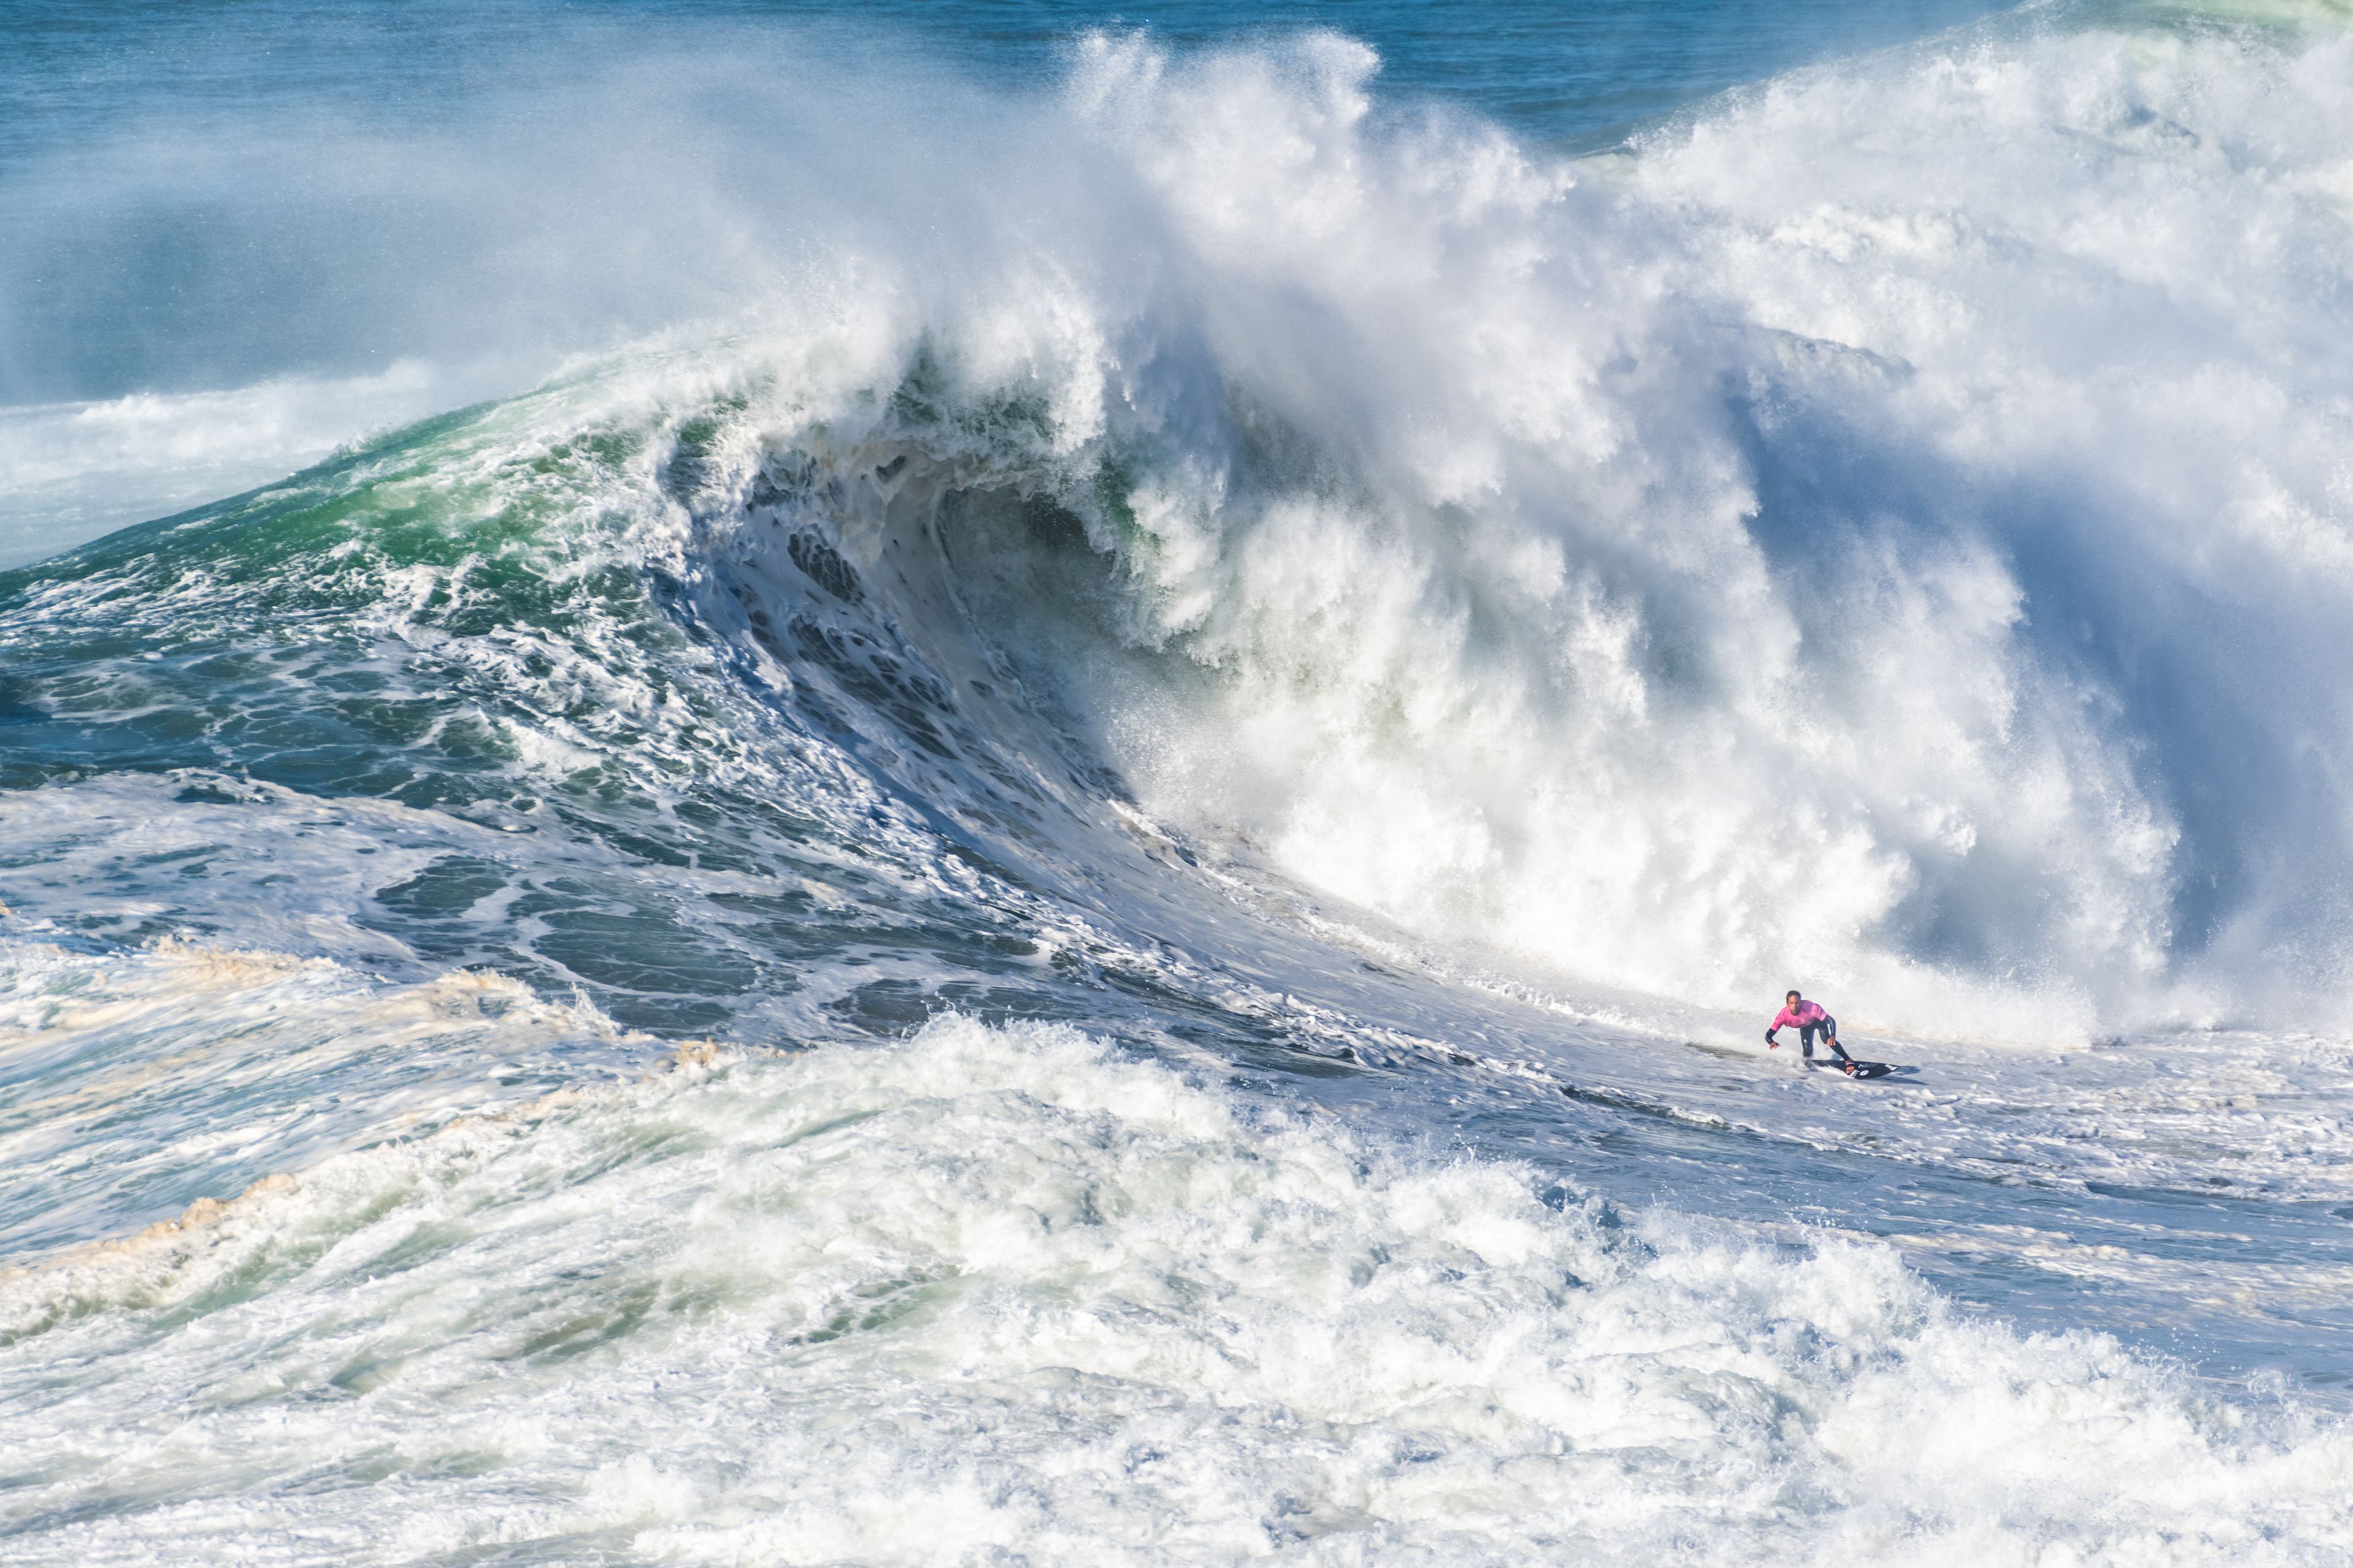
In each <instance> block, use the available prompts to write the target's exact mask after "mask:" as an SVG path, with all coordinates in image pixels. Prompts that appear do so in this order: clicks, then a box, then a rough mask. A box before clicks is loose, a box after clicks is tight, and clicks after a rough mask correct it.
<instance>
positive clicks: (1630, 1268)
mask: <svg viewBox="0 0 2353 1568" xmlns="http://www.w3.org/2000/svg"><path fill="white" fill-rule="evenodd" d="M0 1322H5V1324H6V1325H7V1331H8V1333H9V1335H10V1336H11V1340H12V1342H10V1343H9V1344H8V1345H7V1346H6V1348H5V1350H0V1358H5V1360H0V1364H5V1368H6V1373H7V1375H6V1376H5V1378H0V1387H5V1388H6V1389H8V1390H9V1391H10V1392H9V1394H8V1395H7V1396H6V1398H7V1410H6V1415H7V1420H8V1428H9V1432H10V1448H11V1453H12V1468H13V1469H14V1471H15V1473H16V1477H17V1482H16V1485H14V1486H13V1487H12V1488H11V1489H10V1490H9V1492H8V1494H7V1497H6V1500H5V1502H0V1515H5V1518H6V1520H7V1521H8V1527H9V1529H10V1532H11V1541H12V1542H13V1545H12V1551H13V1552H14V1553H15V1555H16V1559H17V1560H19V1561H23V1562H26V1563H47V1562H74V1563H103V1562H121V1561H132V1560H138V1559H142V1558H146V1557H150V1556H152V1555H153V1553H154V1552H157V1551H161V1550H165V1549H167V1548H168V1549H171V1550H175V1551H185V1550H186V1549H187V1547H188V1545H189V1543H190V1542H199V1541H201V1542H208V1543H210V1549H212V1550H216V1551H219V1552H224V1553H227V1554H229V1555H234V1556H237V1557H238V1558H239V1559H240V1560H244V1561H252V1562H277V1561H293V1560H297V1559H309V1560H316V1559H318V1558H320V1557H322V1556H332V1557H333V1558H335V1559H337V1560H339V1561H345V1562H401V1561H415V1560H417V1559H420V1558H431V1557H446V1556H448V1555H450V1554H453V1553H468V1552H491V1551H497V1550H501V1549H503V1550H505V1551H507V1552H513V1553H521V1554H526V1555H537V1556H554V1557H563V1556H565V1555H568V1554H572V1553H576V1552H590V1551H595V1552H606V1553H614V1552H617V1553H619V1554H621V1555H624V1556H627V1557H631V1558H636V1557H649V1558H654V1557H658V1558H661V1559H663V1560H668V1561H684V1562H705V1561H709V1562H719V1561H728V1562H734V1561H743V1560H745V1559H746V1558H755V1559H758V1560H761V1561H770V1562H852V1561H854V1562H866V1563H944V1562H965V1561H971V1560H973V1559H974V1558H975V1557H976V1556H995V1555H1002V1556H1005V1557H1008V1558H1012V1557H1018V1558H1020V1559H1022V1560H1025V1561H1029V1562H1035V1563H1049V1562H1051V1563H1060V1562H1070V1563H1080V1562H1084V1563H1105V1562H1138V1563H1143V1562H1162V1563H1166V1562H1209V1561H1233V1560H1237V1559H1240V1558H1244V1557H1254V1556H1259V1555H1264V1554H1267V1553H1270V1552H1286V1553H1289V1554H1291V1555H1293V1556H1296V1557H1298V1558H1300V1559H1301V1560H1303V1561H1312V1562H1335V1563H1336V1562H1350V1563H1356V1562H1367V1561H1379V1562H1425V1561H1427V1562H1439V1561H1444V1562H1466V1561H1468V1562H1511V1561H1521V1560H1525V1559H1526V1558H1529V1557H1531V1556H1539V1557H1541V1556H1556V1555H1559V1554H1562V1553H1572V1554H1597V1555H1598V1554H1609V1555H1612V1556H1621V1557H1627V1558H1630V1559H1632V1560H1654V1559H1656V1558H1659V1557H1661V1556H1662V1555H1668V1554H1675V1555H1679V1556H1685V1557H1689V1558H1690V1559H1691V1560H1693V1561H1698V1562H1725V1563H1742V1562H1762V1561H1767V1560H1772V1561H1786V1560H1788V1559H1789V1558H1790V1557H1791V1556H1792V1555H1793V1554H1794V1555H1796V1556H1798V1557H1800V1558H1805V1559H1808V1560H1810V1559H1812V1558H1814V1557H1817V1556H1819V1557H1822V1558H1824V1559H1828V1558H1831V1557H1837V1558H1841V1559H1845V1560H1852V1559H1855V1558H1858V1557H1861V1558H1865V1559H1868V1560H1870V1561H1874V1562H1889V1563H1931V1562H1960V1561H1968V1562H1972V1563H2021V1564H2023V1563H2053V1562H2073V1563H2110V1562H2117V1563H2121V1562H2135V1563H2202V1562H2213V1561H2221V1560H2225V1559H2227V1560H2229V1561H2232V1562H2242V1563H2322V1562H2333V1561H2341V1560H2342V1557H2343V1554H2344V1553H2345V1552H2348V1550H2353V1510H2348V1505H2347V1502H2346V1498H2347V1497H2348V1495H2353V1438H2348V1436H2347V1434H2346V1433H2345V1432H2343V1431H2342V1430H2341V1429H2340V1428H2338V1427H2337V1426H2315V1425H2313V1424H2311V1423H2310V1422H2308V1421H2306V1420H2305V1419H2303V1418H2300V1417H2298V1416H2297V1415H2295V1414H2294V1413H2293V1412H2292V1411H2286V1410H2274V1411H2270V1412H2267V1413H2266V1412H2259V1411H2256V1410H2254V1409H2252V1408H2245V1407H2236V1406H2232V1405H2223V1404H2217V1403H2214V1402H2212V1401H2211V1399H2209V1398H2207V1397H2205V1396H2201V1395H2200V1394H2196V1393H2195V1392H2194V1391H2193V1390H2192V1389H2191V1388H2190V1387H2189V1385H2187V1384H2183V1383H2182V1382H2180V1381H2179V1380H2178V1379H2176V1378H2175V1377H2173V1376H2172V1375H2170V1374H2168V1373H2161V1372H2158V1371H2155V1370H2152V1369H2151V1368H2149V1367H2148V1366H2147V1365H2144V1364H2142V1363H2137V1362H2136V1361H2135V1360H2133V1359H2132V1358H2131V1357H2129V1356H2127V1355H2126V1354H2125V1353H2124V1352H2120V1351H2119V1350H2118V1349H2117V1348H2116V1346H2115V1345H2114V1344H2113V1343H2112V1342H2107V1341H2105V1340H2104V1339H2102V1338H2100V1337H2099V1336H2097V1335H2092V1334H2080V1335H2068V1336H2064V1337H2059V1338H2050V1337H2036V1338H2021V1337H2020V1336H2018V1335H2017V1334H2015V1333H2013V1332H2011V1331H2008V1330H2005V1329H2002V1328H2000V1327H1998V1326H1995V1325H1992V1324H1989V1323H1984V1322H1977V1321H1968V1320H1966V1319H1963V1318H1960V1317H1958V1316H1957V1315H1956V1314H1955V1313H1953V1312H1952V1311H1951V1310H1948V1309H1947V1307H1946V1306H1944V1305H1943V1304H1942V1303H1941V1302H1940V1301H1938V1300H1936V1298H1935V1297H1934V1296H1933V1295H1932V1294H1931V1293H1929V1292H1928V1291H1926V1289H1924V1288H1923V1287H1921V1286H1920V1285H1919V1284H1918V1283H1917V1282H1916V1281H1915V1280H1913V1279H1910V1278H1908V1277H1907V1276H1906V1275H1905V1273H1904V1271H1903V1270H1902V1269H1901V1268H1900V1267H1898V1266H1897V1264H1896V1262H1895V1260H1894V1254H1893V1253H1892V1252H1890V1251H1888V1250H1886V1249H1884V1248H1881V1247H1871V1246H1857V1245H1849V1244H1845V1243H1836V1242H1828V1241H1825V1242H1822V1243H1820V1244H1819V1245H1816V1246H1812V1247H1804V1248H1800V1249H1796V1250H1784V1251H1780V1252H1776V1251H1775V1250H1773V1249H1771V1248H1769V1247H1763V1246H1760V1245H1758V1244H1757V1243H1755V1242H1753V1241H1750V1240H1746V1239H1744V1238H1743V1237H1742V1236H1741V1235H1740V1234H1739V1233H1738V1232H1736V1231H1734V1230H1729V1229H1726V1228H1724V1227H1720V1226H1710V1225H1704V1224H1700V1223H1697V1222H1694V1221H1690V1220H1686V1219H1683V1218H1679V1217H1676V1216H1674V1215H1668V1214H1663V1213H1660V1214H1651V1215H1639V1216H1633V1217H1631V1218H1626V1219H1622V1220H1621V1217H1620V1216H1619V1215H1615V1214H1613V1213H1612V1212H1610V1211H1609V1209H1608V1207H1607V1206H1606V1205H1600V1204H1599V1203H1598V1202H1595V1201H1591V1200H1578V1199H1577V1198H1575V1197H1573V1196H1570V1197H1564V1196H1563V1195H1562V1194H1559V1193H1557V1191H1553V1192H1551V1193H1550V1194H1548V1195H1547V1194H1546V1193H1545V1191H1544V1190H1543V1184H1542V1183H1541V1182H1540V1181H1539V1180H1537V1179H1536V1178H1535V1177H1534V1176H1532V1175H1531V1173H1528V1172H1525V1171H1523V1170H1520V1169H1517V1168H1514V1167H1511V1166H1506V1165H1498V1164H1492V1163H1482V1162H1478V1161H1471V1160H1462V1159H1455V1158H1446V1157H1443V1156H1431V1155H1418V1154H1413V1153H1410V1152H1404V1151H1398V1150H1388V1149H1382V1148H1377V1147H1369V1146H1367V1145H1366V1144H1365V1143H1364V1142H1362V1141H1361V1140H1359V1139H1358V1138H1356V1137H1354V1136H1352V1135H1350V1134H1349V1133H1347V1132H1345V1131H1342V1130H1341V1129H1340V1128H1339V1127H1338V1126H1337V1125H1336V1124H1335V1123H1334V1122H1333V1121H1330V1120H1329V1119H1328V1118H1325V1117H1323V1116H1314V1117H1303V1116H1302V1115H1300V1114H1298V1113H1295V1112H1289V1111H1282V1110H1271V1109H1268V1108H1265V1107H1262V1106H1252V1105H1250V1104H1247V1103H1244V1102H1240V1101H1237V1100H1233V1099H1231V1098H1229V1096H1227V1095H1226V1094H1224V1093H1221V1092H1215V1091H1212V1090H1209V1089H1205V1088H1201V1087H1198V1086H1192V1085H1188V1084H1187V1083H1186V1082H1184V1081H1182V1080H1181V1079H1179V1078H1177V1077H1176V1076H1175V1075H1174V1074H1172V1073H1170V1072H1169V1071H1167V1070H1166V1069H1164V1068H1156V1067H1152V1066H1148V1065H1143V1064H1138V1063H1134V1062H1130V1061H1124V1060H1122V1059H1120V1058H1118V1057H1116V1056H1114V1055H1110V1054H1107V1053H1105V1052H1104V1051H1103V1050H1102V1049H1101V1048H1100V1047H1095V1046H1093V1045H1091V1044H1090V1043H1088V1042H1087V1041H1086V1040H1085V1039H1084V1038H1082V1037H1080V1036H1079V1035H1077V1034H1075V1033H1072V1032H1071V1031H1069V1030H1067V1029H1063V1028H1059V1027H1054V1028H1050V1027H1021V1028H1016V1029H1012V1030H1008V1031H993V1030H989V1029H987V1028H984V1027H982V1026H977V1025H976V1024H973V1023H970V1022H967V1021H965V1020H961V1019H947V1020H942V1021H940V1022H937V1023H934V1025H933V1026H930V1027H929V1028H928V1029H926V1030H925V1031H923V1034H922V1035H920V1036H919V1037H916V1038H915V1039H913V1040H912V1041H910V1042H907V1043H905V1044H902V1045H900V1046H895V1047H884V1048H874V1049H864V1050H860V1049H846V1048H830V1049H824V1050H819V1051H816V1052H812V1053H809V1054H806V1055H802V1056H798V1057H793V1058H782V1059H770V1060H765V1061H741V1062H738V1063H736V1064H734V1065H733V1066H732V1067H725V1068H721V1069H719V1070H716V1071H705V1070H703V1069H700V1068H691V1069H688V1070H687V1071H684V1072H681V1073H675V1074H671V1075H669V1076H667V1077H665V1078H662V1079H657V1080H654V1081H652V1082H650V1083H649V1084H646V1085H642V1086H633V1087H628V1088H616V1089H600V1090H594V1091H589V1092H586V1093H583V1094H580V1095H578V1096H574V1097H560V1098H559V1099H558V1100H554V1101H550V1102H546V1103H543V1104H542V1105H539V1106H537V1107H535V1108H533V1109H532V1110H529V1111H527V1112H525V1113H524V1114H522V1115H521V1116H517V1117H512V1118H510V1119H507V1120H502V1121H481V1122H474V1123H468V1124H464V1125H461V1126H458V1127H453V1128H451V1129H448V1130H447V1131H443V1132H440V1133H438V1134H436V1135H434V1136H432V1137H430V1138H427V1139H425V1140H422V1141H420V1142H414V1143H408V1144H396V1145H391V1146H386V1147H383V1148H379V1149H376V1150H373V1151H369V1152H363V1153H356V1154H352V1155H348V1156H343V1157H341V1158H338V1159H336V1160H333V1161H331V1162H329V1163H326V1164H324V1165H322V1166H320V1167H318V1168H316V1169H313V1170H311V1171H308V1172H304V1173H301V1174H300V1175H299V1177H298V1178H297V1179H296V1180H295V1181H293V1182H291V1183H279V1184H272V1185H270V1186H268V1187H265V1188H263V1189H261V1190H259V1191H257V1192H256V1193H254V1194H250V1195H248V1197H247V1198H245V1199H244V1200H242V1201H240V1202H239V1203H237V1204H235V1205H230V1206H229V1207H228V1208H227V1210H226V1211H222V1212H219V1213H211V1212H207V1213H206V1214H205V1215H198V1216H192V1219H191V1222H190V1224H189V1225H188V1226H185V1227H183V1228H181V1229H179V1230H175V1231H169V1232H164V1233H161V1234H159V1235H157V1236H155V1237H149V1238H146V1239H145V1240H143V1241H142V1242H140V1243H136V1244H132V1245H131V1246H128V1247H115V1248H111V1249H103V1250H99V1251H95V1252H91V1253H87V1254H79V1255H75V1256H74V1257H72V1258H69V1259H67V1260H65V1261H64V1262H61V1263H59V1264H58V1265H55V1266H52V1267H50V1268H44V1269H41V1270H39V1271H37V1272H34V1273H29V1274H20V1275H17V1276H15V1277H13V1278H10V1279H5V1281H0ZM36 1390H37V1391H38V1392H37V1394H36V1392H35V1391H36ZM390 1496H397V1497H398V1498H399V1500H400V1503H399V1506H398V1508H397V1509H396V1510H392V1511H391V1512H389V1513H388V1512H387V1511H386V1506H385V1500H386V1499H387V1498H388V1497H390ZM132 1498H137V1499H138V1500H139V1506H137V1507H135V1508H133V1507H126V1506H124V1504H125V1503H127V1502H128V1500H131V1499H132Z"/></svg>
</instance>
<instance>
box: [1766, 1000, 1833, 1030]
mask: <svg viewBox="0 0 2353 1568" xmlns="http://www.w3.org/2000/svg"><path fill="white" fill-rule="evenodd" d="M1829 1016H1830V1015H1829V1014H1828V1013H1825V1012H1823V1011H1822V1005H1821V1004H1820V1003H1819V1002H1808V1001H1806V1000H1804V999H1803V998H1800V999H1799V1003H1798V1005H1796V1006H1795V1007H1784V1008H1782V1009H1781V1011H1780V1013H1779V1014H1778V1016H1775V1018H1774V1020H1773V1027H1774V1028H1776V1029H1799V1028H1803V1027H1804V1026H1806V1025H1808V1024H1819V1023H1820V1022H1821V1021H1822V1020H1823V1019H1824V1018H1827V1017H1829Z"/></svg>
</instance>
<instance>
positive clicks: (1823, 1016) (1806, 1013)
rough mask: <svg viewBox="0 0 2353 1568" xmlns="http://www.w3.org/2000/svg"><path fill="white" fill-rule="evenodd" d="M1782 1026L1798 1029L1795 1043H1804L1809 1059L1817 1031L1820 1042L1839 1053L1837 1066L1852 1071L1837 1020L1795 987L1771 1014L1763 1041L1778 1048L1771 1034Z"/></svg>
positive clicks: (1852, 1060) (1774, 1033)
mask: <svg viewBox="0 0 2353 1568" xmlns="http://www.w3.org/2000/svg"><path fill="white" fill-rule="evenodd" d="M1785 1028H1787V1029H1795V1030H1797V1031H1798V1044H1799V1045H1800V1046H1802V1047H1805V1052H1806V1059H1807V1060H1808V1061H1812V1060H1813V1059H1814V1037H1815V1036H1816V1035H1820V1036H1821V1037H1822V1042H1823V1043H1824V1044H1825V1045H1827V1046H1829V1047H1830V1048H1831V1050H1833V1051H1835V1052H1837V1053H1838V1065H1839V1067H1840V1068H1841V1070H1843V1071H1846V1072H1850V1073H1851V1072H1852V1071H1854V1058H1852V1057H1851V1056H1849V1055H1847V1054H1846V1047H1844V1046H1841V1045H1840V1044H1839V1037H1838V1020H1837V1019H1836V1018H1833V1017H1831V1016H1830V1014H1829V1013H1827V1012H1825V1011H1824V1010H1823V1008H1822V1005H1821V1004H1820V1003H1819V1002H1809V1001H1807V1000H1806V999H1805V998H1804V997H1803V996H1800V995H1799V994H1797V993H1796V992H1795V991H1792V992H1790V993H1789V994H1788V996H1787V997H1785V998H1783V1000H1782V1003H1781V1010H1780V1012H1778V1013H1777V1014H1775V1015H1774V1017H1773V1023H1772V1026H1771V1027H1769V1028H1767V1030H1766V1031H1765V1044H1766V1045H1767V1047H1770V1048H1772V1049H1774V1050H1777V1051H1778V1050H1779V1049H1780V1048H1781V1042H1780V1041H1778V1040H1777V1039H1775V1038H1774V1036H1776V1035H1778V1034H1779V1033H1780V1032H1781V1031H1782V1030H1783V1029H1785Z"/></svg>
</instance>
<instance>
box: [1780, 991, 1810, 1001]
mask: <svg viewBox="0 0 2353 1568" xmlns="http://www.w3.org/2000/svg"><path fill="white" fill-rule="evenodd" d="M1781 1000H1782V1001H1784V1002H1802V1001H1804V1000H1805V998H1804V997H1802V996H1800V995H1799V994H1797V993H1796V992H1795V991H1792V992H1790V993H1789V994H1788V995H1787V996H1784V997H1782V998H1781Z"/></svg>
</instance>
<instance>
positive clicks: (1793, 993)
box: [1781, 985, 1798, 1002]
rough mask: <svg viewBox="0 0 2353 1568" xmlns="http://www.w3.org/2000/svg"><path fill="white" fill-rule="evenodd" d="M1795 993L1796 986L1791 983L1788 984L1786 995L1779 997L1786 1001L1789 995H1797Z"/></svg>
mask: <svg viewBox="0 0 2353 1568" xmlns="http://www.w3.org/2000/svg"><path fill="white" fill-rule="evenodd" d="M1797 994H1798V988H1797V987H1796V986H1794V985H1792V986H1790V987H1789V989H1788V994H1786V995H1784V996H1783V997H1782V998H1781V1000H1782V1001H1784V1002H1787V1001H1788V999H1789V997H1791V996H1795V995H1797Z"/></svg>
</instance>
